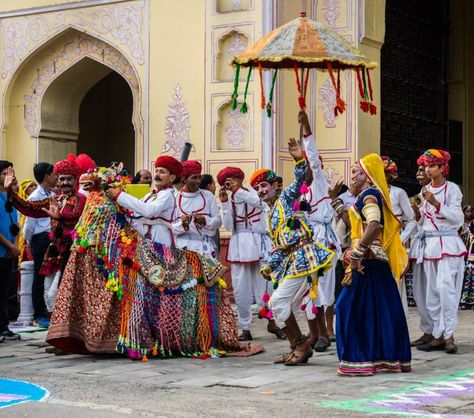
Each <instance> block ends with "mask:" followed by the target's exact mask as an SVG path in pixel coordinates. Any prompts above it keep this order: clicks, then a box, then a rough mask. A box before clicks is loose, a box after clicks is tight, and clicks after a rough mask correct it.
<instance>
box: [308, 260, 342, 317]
mask: <svg viewBox="0 0 474 418" xmlns="http://www.w3.org/2000/svg"><path fill="white" fill-rule="evenodd" d="M336 263H337V260H335V259H334V258H333V261H332V265H331V268H330V269H329V270H327V271H326V272H325V273H324V275H322V276H321V277H319V278H318V297H317V298H316V300H315V301H314V305H315V306H317V307H321V306H324V307H326V308H327V307H328V306H332V305H333V304H334V301H335V292H336ZM310 299H311V298H309V299H308V300H310ZM309 305H310V304H309V303H308V306H309ZM311 305H312V304H311ZM309 310H310V311H311V309H309ZM312 316H313V318H314V314H312ZM313 318H311V317H308V319H313Z"/></svg>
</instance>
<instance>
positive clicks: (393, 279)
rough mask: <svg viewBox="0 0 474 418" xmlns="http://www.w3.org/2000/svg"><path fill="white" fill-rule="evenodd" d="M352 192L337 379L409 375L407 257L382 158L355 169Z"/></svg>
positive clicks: (339, 312)
mask: <svg viewBox="0 0 474 418" xmlns="http://www.w3.org/2000/svg"><path fill="white" fill-rule="evenodd" d="M351 192H352V194H353V195H354V196H357V201H356V203H355V204H354V205H353V206H352V207H351V209H350V211H349V218H350V221H351V231H352V232H351V237H352V246H351V248H350V249H349V250H348V252H347V253H346V255H345V259H346V260H347V262H348V264H349V271H348V277H346V281H345V284H347V286H346V287H345V288H344V290H343V291H342V293H341V295H340V296H339V299H338V301H337V305H336V312H337V351H338V355H339V360H340V361H341V363H340V366H339V369H338V374H340V375H349V376H350V375H365V376H370V375H373V374H375V373H376V372H380V371H390V372H397V371H401V372H409V371H411V364H410V362H411V351H410V340H409V336H408V327H407V323H406V318H405V314H404V312H403V306H402V303H401V300H400V295H399V292H398V287H397V281H398V280H399V279H400V277H401V275H402V274H403V272H404V271H405V268H406V266H407V264H408V256H407V253H406V251H405V248H404V247H403V244H402V242H401V239H400V234H399V230H400V228H401V224H400V222H399V221H398V219H397V218H396V217H395V215H394V214H393V212H392V204H391V202H390V195H389V190H388V185H387V181H386V179H385V174H384V169H383V164H382V160H381V159H380V156H379V155H377V154H369V155H367V156H366V157H364V158H362V159H361V160H359V161H358V162H357V164H356V165H355V166H354V167H353V169H352V176H351Z"/></svg>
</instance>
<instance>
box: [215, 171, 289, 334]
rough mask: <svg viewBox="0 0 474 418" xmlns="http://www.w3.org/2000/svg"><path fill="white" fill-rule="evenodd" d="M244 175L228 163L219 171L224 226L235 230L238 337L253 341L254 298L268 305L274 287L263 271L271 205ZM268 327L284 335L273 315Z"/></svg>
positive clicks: (231, 254) (232, 254) (232, 257)
mask: <svg viewBox="0 0 474 418" xmlns="http://www.w3.org/2000/svg"><path fill="white" fill-rule="evenodd" d="M244 177H245V175H244V172H243V171H242V170H241V169H240V168H238V167H226V168H224V169H222V170H221V171H219V173H218V174H217V181H218V183H219V185H220V186H221V189H220V191H219V199H220V201H221V211H222V220H223V224H224V228H225V229H226V230H228V231H231V232H232V236H231V238H230V242H229V250H228V253H227V261H228V262H229V263H230V264H231V275H232V288H233V290H234V297H235V302H236V305H237V316H238V322H239V325H240V328H241V329H242V334H241V335H240V336H239V339H240V340H241V341H250V340H252V334H251V333H250V328H251V325H252V311H251V307H252V303H253V301H254V300H255V301H256V302H257V304H258V305H259V306H260V308H265V306H266V302H268V298H269V296H270V294H271V290H272V289H273V287H272V285H271V284H269V283H268V281H266V280H265V279H264V278H263V277H262V276H261V275H260V268H261V266H262V264H263V263H265V262H266V260H268V258H269V256H270V253H271V251H272V240H271V239H270V236H269V235H268V226H267V219H268V205H267V204H266V203H265V202H264V201H263V200H262V199H260V198H259V196H258V194H257V192H256V191H255V190H253V189H247V188H245V187H244V186H243V185H242V183H243V181H244ZM267 329H268V332H270V333H272V334H275V335H276V336H277V337H278V338H281V339H284V338H285V335H284V333H283V331H282V330H281V329H279V328H278V327H277V326H276V324H275V321H274V320H273V319H269V324H268V327H267Z"/></svg>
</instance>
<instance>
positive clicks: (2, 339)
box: [0, 335, 5, 344]
mask: <svg viewBox="0 0 474 418" xmlns="http://www.w3.org/2000/svg"><path fill="white" fill-rule="evenodd" d="M4 341H5V337H4V336H3V335H0V344H1V343H3V342H4Z"/></svg>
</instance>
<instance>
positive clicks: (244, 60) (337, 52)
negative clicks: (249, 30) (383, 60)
mask: <svg viewBox="0 0 474 418" xmlns="http://www.w3.org/2000/svg"><path fill="white" fill-rule="evenodd" d="M232 64H233V65H234V66H235V68H236V69H235V80H234V92H233V94H232V108H233V109H236V108H237V97H238V93H237V90H238V87H239V74H240V69H241V67H249V71H248V74H247V81H246V84H245V90H244V100H243V103H242V106H241V108H240V111H241V112H242V113H246V112H247V102H246V99H247V91H248V86H249V81H250V75H251V73H252V68H257V69H258V72H259V77H260V93H261V94H260V105H261V108H262V109H264V108H265V106H266V108H267V115H268V116H269V117H270V116H271V113H272V101H273V90H274V87H275V81H276V75H277V71H278V69H292V70H294V72H295V75H296V86H297V89H298V93H299V97H298V104H299V107H300V108H301V109H304V108H305V107H306V103H305V96H306V90H307V87H308V76H309V70H310V69H311V68H317V69H322V70H327V71H328V72H329V76H330V78H331V81H332V84H333V86H334V89H335V91H336V105H335V107H334V114H335V115H336V116H337V115H338V114H341V113H343V112H344V110H345V108H346V104H345V102H344V100H343V99H342V98H341V93H340V92H341V81H340V80H341V78H340V71H341V70H345V69H355V70H356V73H357V81H358V85H359V93H360V96H361V101H360V107H361V109H362V110H363V111H364V112H369V113H370V114H372V115H374V114H375V113H376V112H377V108H376V106H375V105H374V104H373V91H372V81H371V79H370V72H369V69H373V68H375V67H376V65H377V64H376V63H375V62H371V61H369V60H368V59H367V58H366V57H365V56H364V55H363V54H362V53H361V52H360V51H359V50H358V49H357V48H355V47H354V46H352V45H351V44H350V43H349V42H348V41H346V40H345V39H344V38H343V37H342V36H340V35H339V34H337V33H336V32H334V31H332V30H330V29H328V28H327V27H325V26H323V25H322V24H321V23H318V22H315V21H314V20H311V19H309V18H307V17H306V13H305V12H301V14H300V17H299V18H296V19H294V20H292V21H291V22H288V23H286V24H285V25H283V26H280V27H279V28H277V29H275V30H273V31H272V32H270V33H268V34H267V35H265V36H264V37H263V38H261V39H260V40H258V41H257V42H256V43H255V44H253V45H252V46H251V47H249V48H247V49H246V50H245V51H244V52H242V53H241V54H239V55H236V56H235V57H234V58H233V60H232ZM264 69H266V70H267V69H268V70H271V69H273V70H274V72H273V77H272V84H271V89H270V94H269V97H268V102H267V103H266V104H265V92H264V88H263V70H264ZM299 69H301V74H299ZM305 70H306V72H305Z"/></svg>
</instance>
